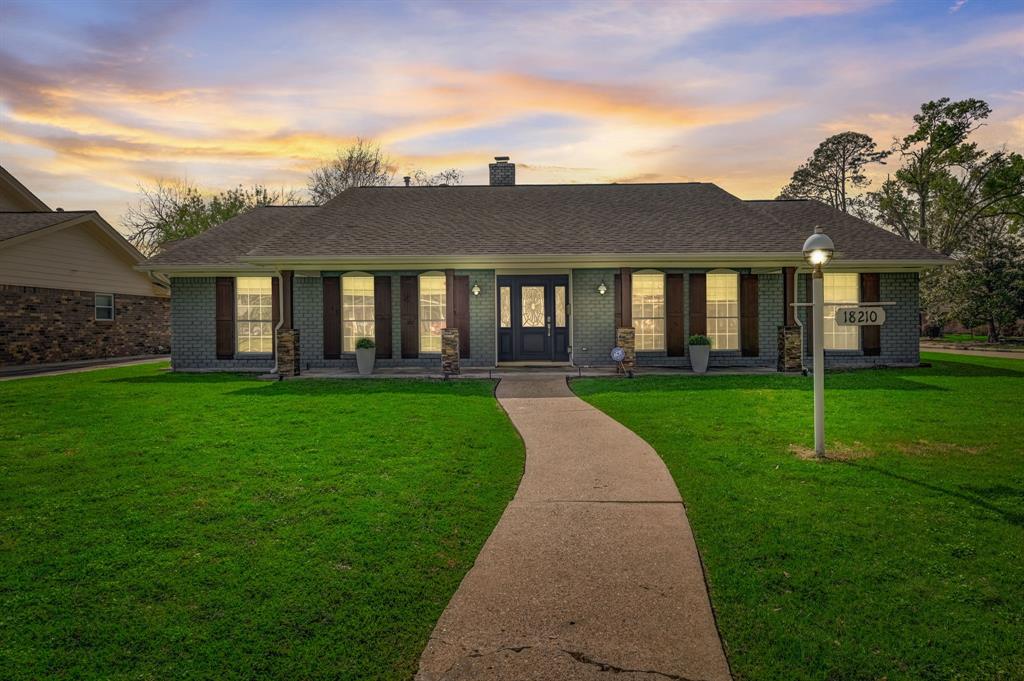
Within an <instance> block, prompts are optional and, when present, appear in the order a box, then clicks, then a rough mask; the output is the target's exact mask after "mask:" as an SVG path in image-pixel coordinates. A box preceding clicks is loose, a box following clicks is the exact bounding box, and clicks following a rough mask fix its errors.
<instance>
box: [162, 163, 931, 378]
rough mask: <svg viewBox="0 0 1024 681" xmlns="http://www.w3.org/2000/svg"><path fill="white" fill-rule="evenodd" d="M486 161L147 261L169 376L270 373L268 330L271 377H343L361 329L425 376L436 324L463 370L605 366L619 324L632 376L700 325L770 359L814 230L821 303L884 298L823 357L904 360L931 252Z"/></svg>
mask: <svg viewBox="0 0 1024 681" xmlns="http://www.w3.org/2000/svg"><path fill="white" fill-rule="evenodd" d="M490 170H491V183H490V186H455V187H374V188H369V187H367V188H359V189H352V190H349V191H346V192H344V193H342V194H341V195H340V196H338V197H337V198H336V199H334V200H333V201H331V202H329V203H327V204H326V205H324V206H322V207H266V208H259V209H256V210H254V211H251V212H249V213H246V214H244V215H240V216H238V217H236V218H233V219H231V220H228V221H227V222H225V223H224V224H222V225H220V226H218V227H215V228H213V229H211V230H209V231H208V232H206V233H204V234H202V235H200V236H197V237H195V238H193V239H190V240H188V241H184V242H182V243H180V244H178V245H176V246H175V247H174V249H172V250H170V251H169V252H166V253H163V254H160V255H157V256H156V257H154V258H152V259H151V260H149V261H148V262H147V263H146V264H145V265H144V266H143V268H142V269H145V270H148V271H152V272H159V273H161V274H163V275H165V276H167V277H169V278H170V280H171V290H172V294H173V295H172V299H171V327H172V334H173V352H172V359H173V365H174V368H175V369H176V370H190V369H236V370H237V369H253V370H261V371H264V370H269V369H272V368H273V367H274V366H275V357H274V350H275V328H278V327H279V328H280V331H279V332H278V337H281V338H285V339H287V345H285V346H284V348H283V350H284V352H282V353H281V357H280V358H279V359H280V360H281V362H282V363H283V364H284V365H285V366H281V367H280V368H281V369H282V371H283V372H284V373H289V372H290V371H292V370H293V369H304V368H309V367H351V366H353V363H354V355H353V351H354V348H355V342H356V340H357V339H358V338H360V337H363V336H367V337H372V338H375V339H376V343H377V357H378V360H377V362H378V365H383V366H405V365H412V366H416V365H420V366H431V367H436V366H437V365H438V362H439V351H440V350H441V330H442V328H445V327H451V328H458V329H459V332H460V333H459V344H460V349H461V357H462V359H461V363H462V365H463V366H479V367H490V366H494V365H496V364H500V363H503V362H529V363H538V362H560V363H567V362H572V363H574V364H577V365H598V364H610V363H611V359H610V358H609V352H610V350H611V349H612V347H613V346H614V344H615V342H616V329H617V327H621V326H632V327H634V328H635V330H636V349H637V355H638V357H637V362H638V364H640V365H664V366H681V367H685V366H688V365H689V357H688V348H687V338H688V336H689V335H690V334H695V333H706V334H707V335H709V336H710V337H711V338H712V339H713V342H714V345H713V348H714V352H713V355H712V360H711V362H712V366H720V367H721V366H765V367H775V366H777V363H778V361H779V356H780V353H779V338H780V328H786V327H788V329H789V330H788V331H787V332H786V333H788V334H789V338H790V339H791V340H790V343H789V345H790V347H791V348H792V338H794V337H795V338H796V344H797V346H799V338H800V330H799V329H798V328H797V327H795V326H794V322H795V321H796V320H795V319H794V317H793V314H794V310H795V309H796V308H794V307H793V306H792V305H791V303H793V302H803V301H805V300H806V297H805V296H806V293H807V291H808V285H807V284H808V280H807V276H808V275H806V274H804V272H806V270H805V268H804V263H803V259H802V256H801V247H802V245H803V242H804V240H805V239H806V238H807V237H808V236H809V235H810V234H811V233H812V232H813V231H814V227H815V225H822V226H823V227H825V229H826V231H827V232H828V234H829V235H831V236H832V238H833V239H834V240H835V243H836V245H837V255H836V258H835V260H834V261H833V263H832V265H831V266H830V267H829V268H828V270H827V272H828V274H827V275H826V279H825V284H826V287H825V290H826V299H827V302H828V303H830V307H829V308H828V310H829V312H831V313H833V314H834V309H835V308H834V304H835V303H840V302H842V303H851V302H858V301H872V300H875V301H885V302H893V303H896V305H895V306H893V307H889V308H888V311H887V315H888V319H887V321H886V322H885V325H884V326H882V327H881V329H880V330H879V329H878V327H875V328H873V329H866V330H861V329H859V328H855V327H849V328H848V327H839V326H837V325H836V324H835V322H834V321H833V320H832V319H827V320H826V325H827V328H826V329H825V342H826V346H827V353H826V355H827V361H828V363H829V364H831V365H844V366H871V365H913V364H917V363H918V330H917V324H918V273H919V272H920V271H922V270H923V269H926V268H928V267H933V266H937V265H940V264H943V263H944V262H945V259H944V258H943V257H942V256H939V255H937V254H935V253H932V252H931V251H928V250H926V249H924V248H922V247H921V246H919V245H917V244H914V243H912V242H909V241H907V240H904V239H902V238H900V237H897V236H895V235H893V234H890V233H888V232H886V231H884V230H881V229H879V228H877V227H875V226H873V225H871V224H869V223H867V222H863V221H861V220H858V219H856V218H853V217H850V216H848V215H845V214H843V213H839V212H837V211H835V210H833V209H831V208H828V207H826V206H824V205H822V204H820V203H816V202H813V201H742V200H740V199H738V198H736V197H735V196H732V195H731V194H729V193H727V192H725V191H723V190H722V189H720V188H719V187H717V186H715V185H713V184H706V183H684V184H624V185H614V184H613V185H526V186H516V185H515V166H514V164H512V163H508V162H507V159H506V158H504V157H499V158H498V159H496V162H495V163H493V164H491V166H490ZM801 309H802V308H801ZM799 316H800V318H801V319H802V318H803V316H804V315H803V313H802V312H801V313H800V315H799ZM291 330H295V331H297V332H298V333H297V334H294V333H291ZM805 330H806V327H805ZM296 335H297V336H298V337H297V339H296V338H295V336H296ZM293 340H295V343H296V344H297V345H298V348H297V354H298V358H299V359H298V361H297V362H293V361H292V353H291V351H290V350H291V347H290V346H291V345H292V341H293ZM806 353H808V354H809V353H810V344H809V343H808V344H807V348H806ZM797 359H798V361H799V352H797ZM790 364H792V363H791V362H790Z"/></svg>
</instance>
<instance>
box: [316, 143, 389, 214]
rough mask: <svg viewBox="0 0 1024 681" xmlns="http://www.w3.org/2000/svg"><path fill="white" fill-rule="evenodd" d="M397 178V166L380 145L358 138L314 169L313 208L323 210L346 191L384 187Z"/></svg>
mask: <svg viewBox="0 0 1024 681" xmlns="http://www.w3.org/2000/svg"><path fill="white" fill-rule="evenodd" d="M394 175H395V171H394V164H392V162H391V159H390V158H388V157H387V156H386V155H385V154H384V153H383V152H381V149H380V145H378V144H375V143H373V142H371V141H369V140H364V139H362V138H359V139H357V140H356V141H355V143H354V144H352V145H350V146H349V147H348V148H347V149H344V150H342V149H338V151H337V153H336V155H335V157H334V158H333V159H331V160H329V161H325V162H323V163H321V164H320V166H319V167H318V168H314V169H313V171H312V172H311V173H310V175H309V181H308V187H309V195H310V197H311V199H312V201H313V203H314V204H316V205H318V206H322V205H323V204H325V203H327V202H328V201H330V200H331V199H333V198H334V197H336V196H338V194H341V193H342V192H343V191H345V190H346V189H351V188H353V187H385V186H387V185H389V184H391V179H392V178H393V177H394Z"/></svg>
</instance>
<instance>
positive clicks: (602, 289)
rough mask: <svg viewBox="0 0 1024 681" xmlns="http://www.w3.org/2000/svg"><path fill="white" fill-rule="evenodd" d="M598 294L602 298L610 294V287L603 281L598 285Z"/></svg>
mask: <svg viewBox="0 0 1024 681" xmlns="http://www.w3.org/2000/svg"><path fill="white" fill-rule="evenodd" d="M597 292H598V293H599V294H600V295H602V296H603V295H604V294H606V293H608V287H607V286H605V285H604V282H603V281H602V282H601V283H600V284H598V285H597Z"/></svg>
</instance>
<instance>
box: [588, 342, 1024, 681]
mask: <svg viewBox="0 0 1024 681" xmlns="http://www.w3.org/2000/svg"><path fill="white" fill-rule="evenodd" d="M923 357H924V359H925V361H928V362H931V363H932V364H933V366H932V367H931V368H922V369H905V370H877V371H867V372H850V373H836V374H830V375H829V376H828V377H827V381H826V385H827V389H826V390H827V403H826V404H827V410H828V431H827V432H828V443H829V444H830V446H831V447H832V448H833V450H834V451H835V452H836V456H837V460H832V461H828V462H824V463H821V462H816V461H810V460H806V459H805V458H801V457H802V456H804V455H805V453H806V451H807V449H808V448H810V447H812V444H813V435H812V392H811V381H810V379H809V378H803V377H800V376H719V377H714V376H706V377H691V376H686V377H649V378H638V379H635V380H632V381H630V380H615V379H584V380H577V381H574V382H573V384H572V385H573V389H574V390H575V391H576V392H577V394H579V395H580V396H581V397H583V398H584V399H586V400H587V401H588V402H590V403H591V404H593V405H595V406H597V407H599V408H600V409H602V410H604V411H606V412H607V413H609V414H610V415H611V416H613V417H615V418H616V419H618V420H619V421H621V422H622V423H624V424H625V425H627V426H628V427H630V428H632V429H633V430H634V431H636V432H637V433H638V434H640V435H641V436H642V437H644V438H645V439H646V440H647V441H648V442H650V443H651V445H653V446H654V448H655V449H657V451H658V452H659V454H660V455H661V456H662V458H663V459H664V460H665V462H666V463H667V464H668V467H669V470H670V471H671V472H672V475H673V476H674V477H675V480H676V483H677V484H678V486H679V489H680V492H681V493H682V496H683V499H684V500H685V502H686V507H687V513H688V515H689V518H690V522H691V524H692V526H693V530H694V533H695V535H696V539H697V544H698V546H699V547H700V550H701V554H702V556H703V558H704V562H705V566H706V570H707V575H708V580H709V583H710V586H711V597H712V602H713V603H714V606H715V610H716V612H717V615H718V624H719V627H720V629H721V632H722V635H723V638H724V640H725V644H726V649H727V652H728V654H729V659H730V662H731V664H732V668H733V671H734V673H735V674H736V677H737V678H738V679H780V680H786V681H791V680H795V679H843V680H848V679H889V680H894V679H1020V678H1024V416H1022V415H1024V380H1022V379H1024V360H1016V359H1005V360H1004V359H988V358H980V357H964V356H951V355H938V354H932V355H927V354H926V355H924V356H923Z"/></svg>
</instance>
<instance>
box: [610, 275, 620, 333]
mask: <svg viewBox="0 0 1024 681" xmlns="http://www.w3.org/2000/svg"><path fill="white" fill-rule="evenodd" d="M612 288H614V289H615V295H614V296H613V298H615V332H616V333H618V330H619V329H621V328H622V275H619V274H616V275H615V276H614V277H612Z"/></svg>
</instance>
